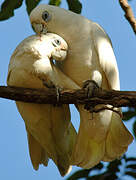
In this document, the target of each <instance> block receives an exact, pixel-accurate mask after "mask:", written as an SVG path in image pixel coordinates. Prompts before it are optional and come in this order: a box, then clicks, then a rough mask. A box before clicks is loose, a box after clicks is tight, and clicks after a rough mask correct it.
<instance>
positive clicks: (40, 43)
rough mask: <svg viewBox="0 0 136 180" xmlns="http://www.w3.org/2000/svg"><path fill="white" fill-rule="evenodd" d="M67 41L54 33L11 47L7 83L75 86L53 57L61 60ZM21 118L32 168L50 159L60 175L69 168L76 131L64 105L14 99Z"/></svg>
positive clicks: (70, 87)
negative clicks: (12, 49) (26, 136)
mask: <svg viewBox="0 0 136 180" xmlns="http://www.w3.org/2000/svg"><path fill="white" fill-rule="evenodd" d="M67 49H68V46H67V43H66V42H65V41H64V40H63V39H62V38H61V37H59V36H58V35H56V34H52V33H47V34H46V35H42V36H40V37H39V36H37V35H33V36H30V37H28V38H26V39H25V40H23V41H22V42H21V43H20V44H19V45H18V46H17V48H16V49H15V51H14V53H13V55H12V57H11V60H10V64H9V70H8V78H7V84H8V85H9V86H17V87H25V88H37V89H38V88H46V86H45V85H44V84H46V85H47V86H48V87H53V85H54V86H55V87H57V88H67V89H73V88H74V89H78V88H79V87H78V85H76V84H75V83H74V82H73V81H72V80H70V79H69V78H68V77H67V76H65V75H64V74H63V73H62V72H61V71H60V70H59V69H58V68H57V67H55V65H54V64H53V61H52V60H53V59H55V60H57V61H62V60H64V59H65V57H66V55H67ZM16 105H17V108H18V110H19V112H20V114H21V116H22V118H23V119H24V122H25V125H26V130H27V134H28V144H29V152H30V157H31V161H32V164H33V167H34V169H36V170H37V169H38V168H39V164H44V165H45V166H47V165H48V158H51V159H52V160H53V161H54V162H55V164H56V165H57V167H58V169H59V171H60V173H61V175H62V176H64V175H65V174H66V173H68V171H69V170H70V167H71V166H70V165H69V159H70V157H71V154H72V149H73V144H74V143H75V139H76V131H75V129H74V127H73V126H72V124H71V122H70V112H69V106H68V105H61V106H53V105H51V104H33V103H24V102H19V101H17V102H16Z"/></svg>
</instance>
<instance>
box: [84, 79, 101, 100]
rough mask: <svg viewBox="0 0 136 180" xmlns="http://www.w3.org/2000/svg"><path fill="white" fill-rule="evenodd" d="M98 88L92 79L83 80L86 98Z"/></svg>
mask: <svg viewBox="0 0 136 180" xmlns="http://www.w3.org/2000/svg"><path fill="white" fill-rule="evenodd" d="M98 88H99V86H98V84H97V83H96V82H95V81H94V80H87V81H84V82H83V89H85V90H86V94H87V97H88V98H90V97H92V96H93V95H94V92H95V90H96V89H98Z"/></svg>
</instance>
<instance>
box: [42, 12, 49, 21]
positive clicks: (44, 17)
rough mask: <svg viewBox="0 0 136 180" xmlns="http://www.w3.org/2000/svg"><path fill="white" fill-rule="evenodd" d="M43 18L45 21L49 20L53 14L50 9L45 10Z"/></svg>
mask: <svg viewBox="0 0 136 180" xmlns="http://www.w3.org/2000/svg"><path fill="white" fill-rule="evenodd" d="M42 18H43V20H44V21H45V22H48V21H49V20H50V19H51V15H50V14H49V13H48V11H44V12H43V13H42Z"/></svg>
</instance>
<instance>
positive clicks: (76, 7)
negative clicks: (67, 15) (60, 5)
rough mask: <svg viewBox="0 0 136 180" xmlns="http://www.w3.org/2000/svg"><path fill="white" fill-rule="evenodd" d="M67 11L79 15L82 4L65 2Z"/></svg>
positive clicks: (71, 1)
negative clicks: (67, 7)
mask: <svg viewBox="0 0 136 180" xmlns="http://www.w3.org/2000/svg"><path fill="white" fill-rule="evenodd" d="M67 3H68V6H69V10H71V11H73V12H75V13H77V14H80V13H81V10H82V4H81V3H80V2H79V1H78V0H67Z"/></svg>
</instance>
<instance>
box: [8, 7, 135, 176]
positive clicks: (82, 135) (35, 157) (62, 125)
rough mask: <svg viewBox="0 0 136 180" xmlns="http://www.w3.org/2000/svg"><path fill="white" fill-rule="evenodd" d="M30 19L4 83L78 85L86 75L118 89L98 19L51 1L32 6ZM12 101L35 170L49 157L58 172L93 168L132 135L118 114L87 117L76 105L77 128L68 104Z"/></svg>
mask: <svg viewBox="0 0 136 180" xmlns="http://www.w3.org/2000/svg"><path fill="white" fill-rule="evenodd" d="M30 22H31V24H32V26H33V29H34V31H35V32H36V33H37V35H33V36H30V37H28V38H26V39H25V40H24V41H22V42H21V43H20V44H19V46H18V47H17V48H16V50H15V51H14V53H13V55H12V57H11V60H10V64H9V71H8V78H7V83H8V85H12V86H19V87H26V88H47V87H48V88H52V87H54V86H55V87H57V88H63V89H65V88H66V89H80V88H81V87H82V84H83V82H84V81H85V80H94V81H96V83H97V84H98V85H99V86H100V87H102V88H104V89H107V90H108V89H109V90H110V89H115V90H119V89H120V82H119V73H118V67H117V63H116V59H115V56H114V52H113V49H112V45H111V41H110V39H109V37H108V35H107V34H106V33H105V32H104V30H103V29H102V28H101V27H100V26H99V25H98V24H96V23H94V22H92V21H90V20H88V19H86V18H84V17H83V16H81V15H78V14H75V13H73V12H71V11H68V10H64V9H62V8H59V7H55V6H50V5H39V6H37V7H36V8H35V9H33V10H32V12H31V14H30ZM48 32H49V33H48ZM53 33H55V34H53ZM67 44H68V45H67ZM53 59H55V60H56V63H55V64H54V63H53V61H52V60H53ZM60 61H61V62H60ZM16 104H17V108H18V110H19V112H20V114H21V116H22V118H23V119H24V122H25V125H26V131H27V135H28V144H29V152H30V157H31V161H32V164H33V167H34V168H35V169H36V170H37V169H38V168H39V165H40V164H43V165H45V166H47V165H48V159H49V158H51V159H52V160H53V161H54V162H55V164H56V165H57V167H58V169H59V171H60V174H61V175H62V176H64V175H65V174H67V173H68V172H69V171H70V170H71V166H72V165H77V166H79V167H82V168H91V167H93V166H95V165H96V164H98V163H99V162H100V161H112V160H114V159H116V158H119V157H120V156H121V155H122V154H123V153H124V152H125V151H126V150H127V148H128V145H129V144H130V143H131V142H132V140H133V137H132V135H131V134H130V133H129V131H128V130H127V129H126V127H125V126H124V124H123V122H122V119H121V117H120V116H119V115H118V114H117V113H115V112H112V111H109V110H104V111H101V112H99V113H93V116H92V117H93V118H92V119H91V120H90V117H91V113H90V112H88V111H87V110H85V109H84V106H83V105H79V104H76V105H75V106H76V108H77V110H78V111H79V113H80V127H79V131H78V133H77V132H76V131H75V128H74V127H73V125H72V123H71V121H70V110H69V106H68V105H65V104H64V105H62V106H53V105H51V104H42V105H41V104H33V103H23V102H16ZM100 106H101V105H100ZM76 120H77V119H76ZM76 120H75V121H76Z"/></svg>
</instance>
